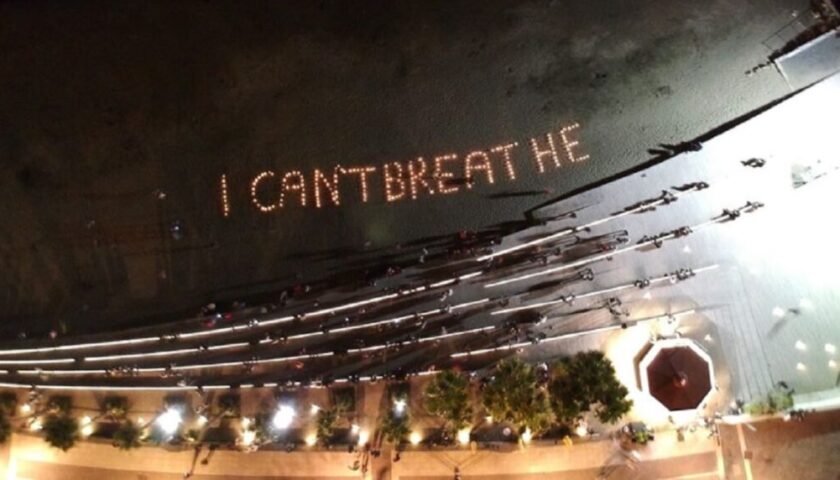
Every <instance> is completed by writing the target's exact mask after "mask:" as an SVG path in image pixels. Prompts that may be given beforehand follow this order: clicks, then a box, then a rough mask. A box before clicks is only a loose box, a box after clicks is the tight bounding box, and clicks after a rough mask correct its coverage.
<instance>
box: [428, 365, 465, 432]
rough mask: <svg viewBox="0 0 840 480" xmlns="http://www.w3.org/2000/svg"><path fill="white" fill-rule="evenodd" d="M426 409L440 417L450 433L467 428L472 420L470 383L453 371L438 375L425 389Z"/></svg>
mask: <svg viewBox="0 0 840 480" xmlns="http://www.w3.org/2000/svg"><path fill="white" fill-rule="evenodd" d="M425 400H426V408H427V409H428V410H429V413H431V414H432V415H436V416H438V417H441V418H442V419H443V421H444V429H447V430H448V431H450V432H453V431H455V432H456V431H458V430H461V429H463V428H465V427H467V426H468V425H469V424H470V423H471V422H472V418H473V408H472V405H470V381H469V379H468V378H467V377H466V376H464V375H461V374H460V373H458V372H455V371H453V370H444V371H442V372H440V373H438V374H437V375H436V376H435V377H434V379H432V381H431V382H430V383H429V385H428V386H427V387H426V391H425Z"/></svg>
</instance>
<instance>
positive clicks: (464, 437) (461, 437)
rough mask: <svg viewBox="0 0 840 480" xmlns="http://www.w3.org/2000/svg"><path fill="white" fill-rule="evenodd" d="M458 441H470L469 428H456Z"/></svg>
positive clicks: (461, 442)
mask: <svg viewBox="0 0 840 480" xmlns="http://www.w3.org/2000/svg"><path fill="white" fill-rule="evenodd" d="M458 443H460V444H461V445H466V444H468V443H470V429H469V428H462V429H461V430H458Z"/></svg>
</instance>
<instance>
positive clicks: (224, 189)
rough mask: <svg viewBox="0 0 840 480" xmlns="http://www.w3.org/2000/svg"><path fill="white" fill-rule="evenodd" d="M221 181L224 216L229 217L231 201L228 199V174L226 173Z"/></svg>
mask: <svg viewBox="0 0 840 480" xmlns="http://www.w3.org/2000/svg"><path fill="white" fill-rule="evenodd" d="M220 183H221V187H222V216H223V217H225V218H227V217H228V215H230V201H229V200H228V185H227V175H225V174H224V173H223V174H222V179H221V182H220Z"/></svg>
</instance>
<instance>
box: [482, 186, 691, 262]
mask: <svg viewBox="0 0 840 480" xmlns="http://www.w3.org/2000/svg"><path fill="white" fill-rule="evenodd" d="M691 191H693V190H688V191H685V192H674V193H672V197H671V198H669V199H664V198H662V199H658V200H654V201H652V202H650V203H643V204H642V205H639V206H638V207H635V208H632V209H630V210H625V211H623V212H619V213H614V214H612V215H608V216H606V217H604V218H600V219H598V220H594V221H592V222H589V223H586V224H583V225H580V226H577V227H568V228H565V229H563V230H561V231H559V232H556V233H552V234H551V235H548V236H545V237H541V238H537V239H534V240H531V241H530V242H525V243H522V244H519V245H516V246H513V247H509V248H505V249H502V250H499V251H497V252H493V253H489V254H487V255H484V256H481V257H478V258H476V261H478V262H483V261H484V260H490V259H493V258H496V257H500V256H502V255H506V254H508V253H512V252H516V251H519V250H523V249H525V248H528V247H533V246H536V245H539V244H541V243H546V242H550V241H552V240H556V239H558V238H562V237H565V236H566V235H569V234H572V233H576V232H580V231H582V230H586V229H587V228H592V227H595V226H597V225H600V224H602V223H606V222H610V221H612V220H616V219H619V218H621V217H624V216H626V215H632V214H634V213H637V212H640V211H642V210H647V209H648V208H653V207H656V206H659V205H662V204H664V203H670V202H673V201H674V200H676V199H677V198H679V197H680V196H682V195H685V194H687V193H689V192H691Z"/></svg>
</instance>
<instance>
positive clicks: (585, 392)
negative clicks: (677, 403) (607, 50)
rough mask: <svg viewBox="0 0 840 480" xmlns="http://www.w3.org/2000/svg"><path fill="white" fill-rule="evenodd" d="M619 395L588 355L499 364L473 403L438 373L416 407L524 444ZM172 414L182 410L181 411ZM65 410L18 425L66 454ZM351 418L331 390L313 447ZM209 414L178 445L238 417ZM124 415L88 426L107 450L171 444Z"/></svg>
mask: <svg viewBox="0 0 840 480" xmlns="http://www.w3.org/2000/svg"><path fill="white" fill-rule="evenodd" d="M389 392H390V393H389V396H388V408H387V409H386V410H385V411H383V414H382V416H381V418H380V423H379V432H380V434H381V435H382V436H383V438H384V439H385V440H387V441H390V442H393V443H396V444H399V443H402V442H404V441H405V440H406V439H407V438H408V436H409V433H410V419H409V412H408V410H407V407H406V405H407V402H408V396H409V395H408V385H406V384H398V385H393V386H392V388H391V389H389ZM627 395H628V391H627V389H626V388H625V387H624V386H623V385H621V384H620V383H619V382H618V380H617V379H616V377H615V369H614V368H613V365H612V363H611V362H610V361H609V360H608V359H607V358H605V357H604V355H603V354H602V353H601V352H598V351H590V352H583V353H579V354H577V355H574V356H571V357H567V358H563V359H561V360H559V361H557V362H555V363H553V364H552V365H542V366H533V365H530V364H527V363H525V362H523V361H521V360H519V359H518V358H511V359H507V360H503V361H501V362H499V363H498V364H497V365H496V367H495V368H494V370H493V372H492V374H491V375H490V376H489V377H488V378H487V379H486V380H485V381H484V382H483V383H482V385H481V386H480V389H479V392H478V398H477V399H475V400H474V394H473V384H472V382H471V380H470V378H469V377H468V376H466V375H464V374H462V373H459V372H456V371H453V370H446V371H442V372H440V373H439V374H438V375H436V376H435V377H434V378H433V379H432V381H431V382H430V383H429V384H428V385H427V387H426V389H425V391H424V402H425V407H426V409H427V410H428V411H429V413H431V414H433V415H435V416H438V417H440V418H441V419H442V421H443V422H442V427H443V430H444V433H445V435H444V437H445V438H450V439H452V438H455V436H456V435H457V433H458V432H459V431H461V430H463V429H467V428H469V427H471V426H472V425H474V424H475V421H476V414H477V413H482V415H490V416H491V417H492V418H493V419H494V421H497V422H503V423H506V424H508V425H510V426H512V427H514V428H515V429H517V431H518V432H519V433H520V434H522V433H524V432H525V431H529V432H530V434H531V435H532V436H538V435H540V434H542V433H544V432H545V431H547V430H548V429H549V428H550V427H551V426H553V425H558V424H559V425H564V426H568V427H574V426H575V424H576V423H577V422H578V421H579V420H581V419H582V418H584V417H585V416H586V415H587V414H592V415H594V416H595V417H597V418H598V420H600V421H601V422H603V423H615V422H617V421H618V420H619V419H620V418H621V417H622V416H623V415H624V414H626V413H627V412H628V411H629V410H630V408H631V406H632V402H631V401H630V400H629V399H628V398H627ZM168 402H169V403H167V407H172V406H173V405H172V404H171V402H172V400H168ZM479 404H480V407H481V408H479ZM175 406H176V407H178V406H180V407H182V408H181V410H184V409H185V405H175ZM71 407H72V405H71V400H70V397H63V396H56V397H52V398H50V400H49V401H48V402H47V404H46V406H45V407H44V408H38V409H36V410H35V411H32V412H30V415H28V416H27V417H24V418H23V419H22V420H23V421H24V424H25V425H27V426H30V427H31V426H32V424H33V423H34V422H39V423H40V426H41V430H42V431H43V435H44V439H45V441H46V442H47V443H48V444H49V445H51V446H53V447H55V448H58V449H61V450H65V451H66V450H68V449H70V448H72V447H73V445H75V443H76V441H77V440H78V439H79V438H80V436H81V435H80V427H83V426H80V424H79V421H78V420H76V419H75V418H74V417H73V416H72V415H71ZM16 408H17V397H16V396H15V395H14V394H13V393H9V392H6V393H4V394H2V395H0V443H2V442H4V441H6V439H7V438H8V437H9V435H10V434H11V432H12V422H11V419H12V418H13V417H14V413H15V411H16ZM479 410H483V412H479ZM354 411H355V391H354V390H353V389H352V388H344V389H337V390H333V398H332V402H331V406H330V407H327V408H322V409H320V410H319V411H318V412H317V415H316V417H315V425H314V426H315V432H316V433H315V434H316V438H317V442H318V443H320V444H322V445H330V444H332V443H334V442H335V440H336V438H334V437H335V433H336V428H337V426H338V425H339V424H340V423H341V422H342V420H345V419H346V418H347V417H349V416H350V414H351V413H352V412H354ZM214 412H215V413H214V414H212V415H210V413H206V415H207V417H205V422H204V426H203V427H202V428H199V429H191V430H189V431H188V432H187V433H186V435H185V436H184V437H183V438H182V440H186V441H189V442H200V441H202V437H203V436H204V433H205V432H206V430H207V428H208V427H209V425H210V424H213V423H214V422H215V421H216V420H219V419H221V418H224V417H238V416H239V415H240V412H239V397H238V395H235V394H230V395H224V396H222V397H220V398H219V399H218V402H217V408H216V409H215V410H214ZM127 413H128V405H127V402H126V399H125V398H124V397H108V398H106V399H105V400H104V402H103V405H102V412H101V414H100V415H99V416H97V417H96V418H95V419H88V421H89V422H91V423H92V422H94V421H96V420H106V421H108V422H109V423H110V424H111V426H112V427H114V428H112V429H111V432H110V437H111V439H112V442H113V444H114V446H115V447H118V448H120V449H124V450H128V449H132V448H136V447H139V446H140V445H141V443H143V442H144V441H145V442H147V443H163V442H171V441H172V438H171V436H169V437H167V436H165V435H164V436H160V438H158V437H159V436H158V435H156V434H155V432H156V430H155V429H154V428H152V429H151V430H150V432H149V435H148V436H146V433H145V429H146V427H148V425H139V424H137V423H135V422H133V421H131V420H130V419H128V418H127ZM208 417H209V418H208ZM249 428H251V429H252V430H253V432H254V436H255V444H256V445H261V444H266V443H271V442H273V441H275V440H276V438H275V437H276V432H273V430H272V428H271V419H270V414H268V413H266V414H265V415H259V416H257V418H256V421H255V422H253V426H251V427H249ZM88 433H89V432H88ZM164 437H166V438H164ZM178 438H179V439H181V437H180V436H178Z"/></svg>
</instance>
